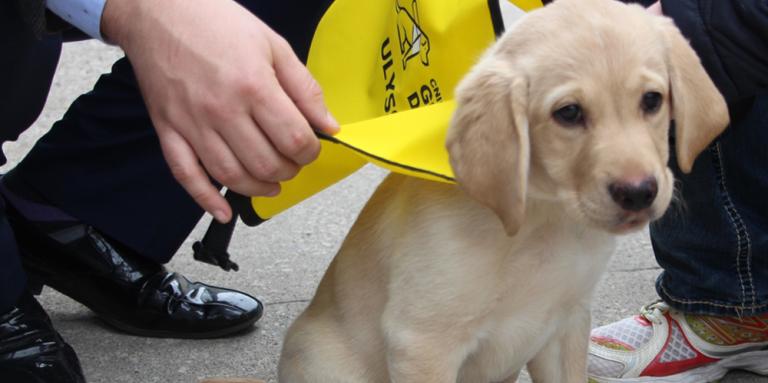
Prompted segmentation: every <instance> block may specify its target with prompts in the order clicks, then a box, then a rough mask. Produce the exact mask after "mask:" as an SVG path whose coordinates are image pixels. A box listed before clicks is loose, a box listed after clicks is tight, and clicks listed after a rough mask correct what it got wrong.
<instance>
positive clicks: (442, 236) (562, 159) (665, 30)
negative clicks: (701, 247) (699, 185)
mask: <svg viewBox="0 0 768 383" xmlns="http://www.w3.org/2000/svg"><path fill="white" fill-rule="evenodd" d="M456 95H457V103H458V107H457V110H456V112H455V115H454V117H453V120H452V122H451V126H450V130H449V133H448V139H447V148H448V151H449V154H450V161H451V165H452V167H453V170H454V173H455V175H456V180H457V183H458V184H457V185H449V184H442V183H435V182H429V181H424V180H420V179H416V178H409V177H404V176H399V175H392V176H390V177H389V178H388V179H386V180H385V181H384V182H383V183H382V185H381V186H380V187H379V189H378V191H377V192H376V193H375V195H374V196H373V197H372V198H371V200H370V202H369V203H368V205H367V206H366V207H365V208H364V210H363V212H362V213H361V215H360V217H359V218H358V220H357V222H356V224H355V225H354V227H353V228H352V230H351V232H350V234H349V235H348V237H347V238H346V240H345V242H344V244H343V246H342V248H341V250H340V251H339V253H338V255H337V256H336V258H335V259H334V260H333V262H332V263H331V265H330V267H329V268H328V271H327V272H326V274H325V276H324V278H323V279H322V281H321V283H320V286H319V287H318V289H317V293H316V295H315V297H314V299H313V300H312V302H311V303H310V305H309V307H307V309H306V311H305V312H304V313H303V314H302V315H301V316H300V317H299V318H298V319H297V320H296V322H295V323H294V324H293V325H292V327H291V328H290V330H289V331H288V333H287V335H286V338H285V344H284V347H283V352H282V357H281V361H280V366H279V377H280V381H281V382H283V383H343V382H349V383H364V382H366V383H367V382H372V383H384V382H397V383H453V382H466V383H484V382H514V381H515V380H516V379H517V375H518V372H519V371H520V369H522V368H523V367H525V366H526V365H527V367H528V370H529V371H530V374H531V377H532V378H533V380H534V381H535V382H551V383H563V382H578V383H584V382H585V381H586V368H585V364H586V360H587V339H588V336H589V329H590V312H589V307H590V300H591V295H592V292H593V290H594V287H595V284H596V283H597V281H598V279H599V277H600V275H601V273H602V272H603V270H604V269H605V266H606V263H607V261H608V258H609V257H610V255H611V253H612V251H613V242H614V241H613V239H614V236H615V234H619V233H625V232H627V231H631V230H636V229H639V228H641V227H643V226H644V225H645V224H647V223H648V222H649V221H650V220H653V219H655V218H658V217H659V216H660V215H662V214H663V213H664V211H665V210H666V208H667V206H668V205H669V203H670V199H671V197H672V194H673V177H672V173H671V172H670V170H669V169H668V168H667V162H668V159H669V148H668V130H669V126H670V121H671V120H673V119H674V121H675V123H676V127H675V135H676V140H675V141H676V157H677V163H678V164H679V166H680V167H681V169H682V170H684V171H690V169H691V167H692V166H693V162H694V159H695V157H696V156H697V154H698V153H699V152H700V151H702V150H703V149H704V148H705V147H706V146H707V144H708V143H709V142H710V141H712V140H713V139H714V138H715V137H716V136H717V135H718V134H719V133H720V132H721V131H722V130H723V129H724V128H725V127H726V125H727V124H728V111H727V108H726V105H725V103H724V101H723V98H722V96H721V95H720V94H719V93H718V91H717V89H716V88H715V87H714V85H713V84H712V82H711V80H710V79H709V78H708V76H707V75H706V73H705V72H704V70H703V68H702V66H701V64H700V62H699V60H698V58H697V56H696V54H695V53H694V52H693V50H692V49H691V48H690V46H689V45H688V43H687V42H686V41H685V40H684V38H683V36H682V35H681V34H680V32H679V31H678V30H677V29H676V28H675V26H674V25H673V23H672V22H671V21H670V20H669V19H666V18H662V17H656V16H651V15H649V14H647V13H646V12H645V10H644V9H642V8H641V7H639V6H628V5H624V4H622V3H619V2H616V1H613V0H559V1H556V2H555V3H553V4H552V5H550V6H547V7H545V8H542V9H540V10H537V11H534V12H532V13H530V14H528V15H527V16H525V17H524V18H523V19H522V20H521V21H520V22H518V23H517V24H516V25H515V26H514V27H512V28H511V29H510V30H509V31H507V32H506V33H505V34H504V35H503V36H502V37H501V38H499V40H498V41H497V42H496V43H495V44H494V45H493V46H492V47H491V48H490V49H489V50H488V52H487V53H486V54H485V55H484V56H483V57H482V58H481V59H480V60H479V62H478V63H477V65H476V66H475V67H474V68H473V69H472V70H471V72H470V73H469V74H468V75H467V76H466V78H465V79H464V80H463V81H462V82H461V84H460V85H459V87H458V89H457V92H456Z"/></svg>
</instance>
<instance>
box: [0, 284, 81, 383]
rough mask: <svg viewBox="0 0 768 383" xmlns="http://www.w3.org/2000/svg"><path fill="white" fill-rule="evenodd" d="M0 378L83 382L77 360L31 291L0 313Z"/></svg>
mask: <svg viewBox="0 0 768 383" xmlns="http://www.w3.org/2000/svg"><path fill="white" fill-rule="evenodd" d="M0 380H2V381H3V382H9V383H10V382H13V383H85V378H84V377H83V371H82V369H81V368H80V362H79V361H78V359H77V355H75V351H74V350H72V347H70V346H69V345H68V344H67V343H66V342H64V339H62V338H61V336H60V335H59V334H58V333H57V332H56V330H54V329H53V326H52V325H51V320H50V319H49V318H48V315H46V314H45V311H43V308H42V307H40V304H38V303H37V301H36V300H35V298H33V297H32V295H31V294H30V293H29V292H28V291H25V292H24V293H23V294H22V296H21V298H20V299H19V302H18V303H17V305H16V307H15V308H13V310H11V311H10V312H7V313H4V314H0Z"/></svg>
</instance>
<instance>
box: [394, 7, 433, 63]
mask: <svg viewBox="0 0 768 383" xmlns="http://www.w3.org/2000/svg"><path fill="white" fill-rule="evenodd" d="M395 9H396V10H397V37H398V39H399V40H400V53H401V54H402V57H403V70H405V66H406V65H407V64H408V61H410V60H411V59H412V58H414V57H416V56H420V57H421V63H422V64H424V65H425V66H429V38H428V37H427V35H426V34H424V31H423V30H422V29H421V27H420V26H419V8H418V5H417V4H416V0H413V2H412V3H411V10H410V11H409V10H408V9H407V8H405V7H403V6H401V5H400V1H399V0H398V1H395Z"/></svg>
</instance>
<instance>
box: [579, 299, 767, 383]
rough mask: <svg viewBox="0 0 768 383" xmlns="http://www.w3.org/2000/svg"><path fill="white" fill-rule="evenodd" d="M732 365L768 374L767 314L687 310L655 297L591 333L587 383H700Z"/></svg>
mask: <svg viewBox="0 0 768 383" xmlns="http://www.w3.org/2000/svg"><path fill="white" fill-rule="evenodd" d="M732 369H740V370H747V371H751V372H754V373H757V374H763V375H768V314H764V315H760V316H754V317H744V318H741V319H739V318H737V317H714V316H704V315H689V314H685V313H682V312H680V311H676V310H674V309H670V308H669V306H667V305H666V304H664V303H662V302H656V303H653V304H651V305H648V306H644V307H643V308H642V309H641V313H640V315H637V316H634V317H631V318H626V319H623V320H621V321H618V322H615V323H611V324H609V325H606V326H603V327H598V328H596V329H594V330H592V334H591V336H590V343H589V364H588V372H589V379H590V380H589V381H590V383H608V382H665V383H704V382H712V381H715V380H717V379H720V378H722V377H723V376H724V375H725V374H726V373H727V372H728V370H732Z"/></svg>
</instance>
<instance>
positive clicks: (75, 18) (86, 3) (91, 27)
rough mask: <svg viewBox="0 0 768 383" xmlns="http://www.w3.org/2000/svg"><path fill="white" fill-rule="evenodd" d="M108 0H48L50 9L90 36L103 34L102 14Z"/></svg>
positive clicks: (47, 4)
mask: <svg viewBox="0 0 768 383" xmlns="http://www.w3.org/2000/svg"><path fill="white" fill-rule="evenodd" d="M105 3H106V0H47V3H46V6H47V7H48V9H49V10H50V11H51V12H53V13H55V14H56V15H58V16H59V17H61V18H62V19H64V20H65V21H66V22H68V23H70V24H72V25H73V26H75V27H76V28H77V29H80V30H81V31H83V32H85V33H86V34H87V35H88V36H91V37H93V38H96V39H99V40H102V41H103V40H104V38H103V37H102V36H101V14H102V13H103V12H104V4H105Z"/></svg>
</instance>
